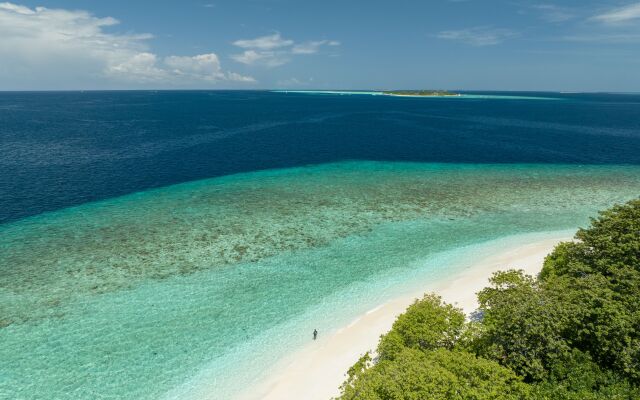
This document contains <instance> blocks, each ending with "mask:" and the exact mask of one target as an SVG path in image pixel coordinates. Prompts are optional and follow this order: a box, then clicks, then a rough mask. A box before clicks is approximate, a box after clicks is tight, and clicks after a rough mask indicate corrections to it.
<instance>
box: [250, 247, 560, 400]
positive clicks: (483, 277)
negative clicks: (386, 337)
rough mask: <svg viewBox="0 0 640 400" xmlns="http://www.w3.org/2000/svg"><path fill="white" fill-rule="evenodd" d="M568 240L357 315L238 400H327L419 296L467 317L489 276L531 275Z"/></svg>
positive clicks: (496, 258) (523, 251) (511, 253)
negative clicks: (435, 298) (511, 271)
mask: <svg viewBox="0 0 640 400" xmlns="http://www.w3.org/2000/svg"><path fill="white" fill-rule="evenodd" d="M568 240H571V237H566V236H562V237H553V238H548V239H544V240H539V241H535V242H532V243H529V244H526V245H521V246H518V247H516V248H508V249H505V250H504V251H502V252H499V253H497V254H494V255H491V256H488V257H485V258H480V259H478V260H477V262H475V263H474V264H473V267H470V268H467V269H466V270H464V271H462V272H461V273H459V274H457V275H455V276H453V277H452V278H451V279H448V280H447V281H445V282H439V283H437V284H433V285H427V286H426V287H425V288H424V289H423V290H422V291H420V292H416V293H408V294H407V295H406V296H404V297H401V298H397V299H395V300H392V301H390V302H387V303H385V304H382V305H380V306H379V307H376V308H374V309H373V310H370V311H368V312H367V313H365V314H364V315H361V316H360V317H358V318H357V319H356V320H354V321H353V322H351V323H350V324H349V325H348V326H345V327H343V328H342V329H339V330H338V331H336V332H335V333H332V334H329V335H327V336H323V335H322V332H320V337H319V339H318V340H317V341H314V342H313V343H311V344H310V345H308V346H306V347H305V348H303V349H302V350H300V351H298V352H296V353H294V354H293V355H291V356H288V357H286V359H284V360H282V361H281V362H280V363H279V364H278V365H276V366H274V369H273V371H272V373H271V374H270V377H269V378H267V379H266V380H265V381H263V382H262V383H261V384H259V385H258V386H257V387H252V388H249V389H248V390H247V391H246V392H245V393H243V394H242V395H241V396H239V399H240V400H254V399H256V400H257V399H264V400H288V399H291V400H293V399H296V400H298V399H305V400H328V399H330V398H332V397H335V396H337V395H339V386H340V384H341V383H342V382H343V381H344V379H345V374H346V371H347V370H348V369H349V367H350V366H351V365H353V363H354V362H355V361H357V360H358V358H359V357H360V356H361V355H362V354H364V353H365V352H366V351H369V350H372V349H375V347H376V346H377V343H378V340H379V338H380V335H382V334H384V333H385V332H387V331H388V330H389V329H390V328H391V325H392V324H393V321H394V320H395V319H396V317H397V316H398V315H399V314H401V313H402V312H403V311H404V310H405V309H406V308H407V307H408V306H409V305H410V304H411V303H412V302H413V301H414V300H415V299H416V298H418V297H421V296H422V294H423V293H424V292H436V293H438V294H440V295H441V296H442V297H443V299H444V300H445V301H447V302H449V303H452V304H455V305H457V306H458V307H461V308H462V309H463V310H464V311H465V312H466V313H467V314H468V313H470V312H472V311H474V310H475V309H476V307H477V301H476V293H477V292H478V291H479V290H481V289H482V288H483V287H485V286H486V285H487V280H488V278H489V277H490V276H491V274H492V273H493V272H495V271H499V270H504V269H507V268H519V269H523V270H525V271H526V273H528V274H532V275H535V274H537V273H538V272H539V271H540V269H541V268H542V263H543V261H544V257H545V256H546V255H547V254H548V253H549V252H550V251H551V250H552V249H553V247H554V246H555V245H556V244H557V243H559V242H561V241H568Z"/></svg>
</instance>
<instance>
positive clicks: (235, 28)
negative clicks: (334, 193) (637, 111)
mask: <svg viewBox="0 0 640 400" xmlns="http://www.w3.org/2000/svg"><path fill="white" fill-rule="evenodd" d="M138 88H140V89H145V88H158V89H161V88H167V89H177V88H193V89H208V88H211V89H216V88H217V89H254V88H258V89H267V88H296V89H387V88H388V89H391V88H434V89H478V90H490V89H495V90H555V91H622V92H640V2H638V1H619V0H610V1H609V0H601V1H590V0H582V1H568V0H567V1H544V0H542V1H529V0H505V1H498V0H496V1H492V0H455V1H454V0H430V1H426V0H415V1H403V0H396V1H376V0H368V1H365V0H362V1H355V0H354V1H345V0H342V1H338V0H323V1H299V0H298V1H290V0H246V1H242V0H203V1H191V0H183V1H154V2H150V1H145V2H143V1H136V0H127V1H123V0H110V1H86V0H85V1H72V0H66V1H45V0H41V1H23V2H16V3H11V2H9V3H3V2H0V90H34V89H35V90H38V89H46V90H51V89H138Z"/></svg>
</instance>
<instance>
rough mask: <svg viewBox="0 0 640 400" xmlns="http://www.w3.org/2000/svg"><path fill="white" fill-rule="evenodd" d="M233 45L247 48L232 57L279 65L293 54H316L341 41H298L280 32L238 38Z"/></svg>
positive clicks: (240, 60)
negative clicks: (283, 35)
mask: <svg viewBox="0 0 640 400" xmlns="http://www.w3.org/2000/svg"><path fill="white" fill-rule="evenodd" d="M233 45H235V46H237V47H240V48H242V49H245V50H244V51H243V52H242V53H237V54H232V55H231V59H233V60H235V61H237V62H239V63H242V64H246V65H262V66H266V67H277V66H280V65H283V64H286V63H288V62H289V61H291V56H294V55H309V54H316V53H318V52H319V51H320V48H321V47H322V46H340V42H339V41H337V40H312V41H307V42H302V43H296V42H294V41H293V40H291V39H284V38H283V37H282V36H281V35H280V33H274V34H272V35H267V36H261V37H258V38H255V39H242V40H236V41H235V42H233Z"/></svg>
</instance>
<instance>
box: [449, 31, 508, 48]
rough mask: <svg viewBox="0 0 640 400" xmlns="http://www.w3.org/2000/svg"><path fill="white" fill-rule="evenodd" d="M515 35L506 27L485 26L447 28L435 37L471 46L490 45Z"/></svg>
mask: <svg viewBox="0 0 640 400" xmlns="http://www.w3.org/2000/svg"><path fill="white" fill-rule="evenodd" d="M515 36H517V34H516V33H515V32H513V31H511V30H508V29H494V28H487V27H476V28H469V29H461V30H448V31H441V32H439V33H438V34H437V37H438V38H440V39H445V40H455V41H459V42H462V43H466V44H470V45H472V46H492V45H496V44H499V43H502V42H503V41H505V40H506V39H509V38H512V37H515Z"/></svg>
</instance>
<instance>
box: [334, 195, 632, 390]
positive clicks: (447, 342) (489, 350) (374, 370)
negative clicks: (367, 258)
mask: <svg viewBox="0 0 640 400" xmlns="http://www.w3.org/2000/svg"><path fill="white" fill-rule="evenodd" d="M478 300H479V304H480V307H479V313H478V314H479V315H481V316H482V318H481V321H480V322H465V318H464V315H463V314H462V312H461V311H460V310H459V309H456V308H454V307H452V306H451V305H447V304H445V303H443V302H442V300H441V299H440V298H439V297H438V296H435V295H426V296H425V297H424V298H423V299H422V300H420V301H417V302H416V303H414V304H413V305H411V306H410V307H409V308H408V309H407V311H406V313H404V314H403V315H401V316H400V317H399V318H398V320H397V321H396V322H395V323H394V325H393V328H392V330H391V331H390V332H389V333H388V334H387V335H385V336H383V337H382V338H381V341H380V344H379V346H378V358H377V359H372V358H371V357H370V355H369V354H366V355H365V356H364V357H363V358H362V359H361V360H360V361H359V362H358V363H356V365H354V367H352V368H351V369H350V370H349V378H348V380H347V382H345V383H344V384H343V386H342V393H343V394H342V397H341V398H342V399H364V400H378V399H380V400H382V399H385V400H386V399H411V400H413V399H425V400H427V399H477V400H481V399H512V398H513V399H549V400H551V399H554V400H555V399H560V400H578V399H586V400H604V399H621V400H622V399H640V389H639V388H638V384H640V200H634V201H631V202H629V203H627V204H624V205H620V206H615V207H613V208H612V209H610V210H607V211H604V212H602V213H600V215H599V217H598V218H596V219H593V220H592V221H591V226H590V227H589V228H587V229H580V230H579V231H578V232H577V234H576V241H574V242H569V243H561V244H559V245H558V246H557V247H556V248H555V249H554V251H553V252H552V253H551V254H550V255H549V256H548V257H547V258H546V260H545V264H544V268H543V270H542V272H541V274H540V276H539V277H538V278H534V277H531V276H527V275H525V274H524V273H523V272H522V271H518V270H508V271H504V272H498V273H496V274H494V276H493V277H492V278H491V279H490V285H489V286H488V287H487V288H485V289H483V290H482V291H481V292H480V293H479V294H478Z"/></svg>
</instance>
